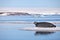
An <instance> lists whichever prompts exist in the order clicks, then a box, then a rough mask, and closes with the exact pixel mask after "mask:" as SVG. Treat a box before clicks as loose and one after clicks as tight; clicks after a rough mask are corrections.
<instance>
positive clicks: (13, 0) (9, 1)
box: [0, 0, 60, 8]
mask: <svg viewBox="0 0 60 40" xmlns="http://www.w3.org/2000/svg"><path fill="white" fill-rule="evenodd" d="M0 7H16V8H60V0H0Z"/></svg>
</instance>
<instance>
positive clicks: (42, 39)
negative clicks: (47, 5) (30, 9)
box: [0, 16, 60, 40]
mask: <svg viewBox="0 0 60 40" xmlns="http://www.w3.org/2000/svg"><path fill="white" fill-rule="evenodd" d="M13 21H14V22H15V21H26V22H34V21H40V22H43V21H44V22H46V21H51V22H59V21H60V16H41V17H36V16H35V17H34V16H0V22H13ZM55 25H56V26H57V27H58V26H60V24H55ZM23 27H35V25H34V24H1V23H0V40H60V32H54V33H51V34H43V35H42V34H38V33H36V32H35V31H22V30H18V28H23Z"/></svg>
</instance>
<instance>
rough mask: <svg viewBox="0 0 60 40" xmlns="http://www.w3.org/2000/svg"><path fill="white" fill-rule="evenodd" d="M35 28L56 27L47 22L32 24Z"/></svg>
mask: <svg viewBox="0 0 60 40" xmlns="http://www.w3.org/2000/svg"><path fill="white" fill-rule="evenodd" d="M34 24H35V26H36V27H56V25H54V24H52V23H49V22H34Z"/></svg>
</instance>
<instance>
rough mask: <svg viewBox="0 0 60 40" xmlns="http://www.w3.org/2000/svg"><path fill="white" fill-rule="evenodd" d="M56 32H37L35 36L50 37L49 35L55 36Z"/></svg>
mask: <svg viewBox="0 0 60 40" xmlns="http://www.w3.org/2000/svg"><path fill="white" fill-rule="evenodd" d="M53 33H55V32H39V31H36V32H35V35H49V34H53Z"/></svg>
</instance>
